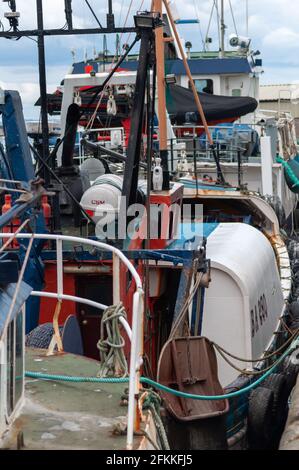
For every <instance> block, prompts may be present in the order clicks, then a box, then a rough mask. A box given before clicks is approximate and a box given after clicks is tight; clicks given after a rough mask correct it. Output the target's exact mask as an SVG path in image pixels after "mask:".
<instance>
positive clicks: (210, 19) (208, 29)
mask: <svg viewBox="0 0 299 470" xmlns="http://www.w3.org/2000/svg"><path fill="white" fill-rule="evenodd" d="M214 8H215V0H213V6H212V8H211V13H210V18H209V23H208V28H207V32H206V40H205V42H206V44H207V40H208V36H209V32H210V27H211V23H212V19H213V13H214Z"/></svg>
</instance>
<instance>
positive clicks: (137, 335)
mask: <svg viewBox="0 0 299 470" xmlns="http://www.w3.org/2000/svg"><path fill="white" fill-rule="evenodd" d="M14 235H15V238H18V239H36V240H55V241H56V251H57V257H56V261H57V290H58V292H57V293H51V292H39V291H33V292H32V293H31V295H33V296H36V297H48V298H57V299H58V300H71V301H74V302H80V303H83V304H86V305H91V306H93V307H96V308H99V309H100V310H105V309H106V308H107V307H106V305H103V304H100V303H98V302H94V301H92V300H88V299H83V298H81V297H76V296H72V295H66V294H64V293H63V245H62V242H63V241H68V242H74V243H80V244H82V245H88V246H93V247H95V248H99V249H101V250H105V251H110V252H111V253H113V254H114V255H115V256H114V257H113V258H112V262H113V260H114V258H115V257H117V258H119V259H120V260H121V261H122V262H123V264H124V265H125V266H126V267H127V269H128V270H129V271H130V273H131V275H132V277H133V279H134V281H135V283H136V291H135V293H134V296H133V309H132V310H133V311H132V329H131V328H130V326H129V324H128V322H127V321H126V320H125V319H123V318H121V319H120V321H121V323H122V325H123V326H124V328H125V331H126V333H127V335H128V337H129V339H130V341H131V355H130V374H129V400H128V427H127V449H128V450H131V449H132V448H133V439H134V427H135V416H136V412H137V405H138V403H137V396H138V393H139V384H140V381H139V378H140V367H141V365H142V355H143V337H142V334H143V333H142V331H143V328H142V322H143V315H142V308H143V295H144V292H143V288H142V282H141V278H140V276H139V274H138V272H137V271H136V269H135V268H134V266H133V265H132V263H131V262H130V260H128V258H127V257H126V256H125V255H124V254H123V253H122V252H121V251H120V250H119V249H117V248H115V247H113V246H110V245H108V244H106V243H102V242H98V241H96V240H89V239H86V238H79V237H72V236H67V235H50V234H30V233H18V234H13V233H0V239H1V238H2V239H4V238H10V237H12V236H14ZM113 272H115V270H114V271H113Z"/></svg>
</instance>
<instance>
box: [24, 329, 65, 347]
mask: <svg viewBox="0 0 299 470" xmlns="http://www.w3.org/2000/svg"><path fill="white" fill-rule="evenodd" d="M59 330H60V333H61V332H62V328H59ZM53 334H54V328H53V324H52V323H44V324H43V325H39V326H38V327H36V328H34V330H32V331H31V332H30V333H29V334H28V335H27V336H26V343H25V345H26V346H27V347H28V348H37V349H47V348H48V347H49V345H50V342H51V339H52V337H53Z"/></svg>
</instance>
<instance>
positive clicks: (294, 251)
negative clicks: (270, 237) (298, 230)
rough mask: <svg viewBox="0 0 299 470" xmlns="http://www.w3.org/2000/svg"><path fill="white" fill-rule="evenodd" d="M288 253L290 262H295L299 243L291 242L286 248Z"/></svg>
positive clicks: (298, 252)
mask: <svg viewBox="0 0 299 470" xmlns="http://www.w3.org/2000/svg"><path fill="white" fill-rule="evenodd" d="M288 252H289V256H290V258H291V260H293V261H295V260H298V259H299V243H298V241H296V240H292V241H291V242H290V243H289V246H288Z"/></svg>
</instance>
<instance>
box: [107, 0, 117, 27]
mask: <svg viewBox="0 0 299 470" xmlns="http://www.w3.org/2000/svg"><path fill="white" fill-rule="evenodd" d="M114 26H115V24H114V14H113V8H112V0H108V14H107V28H114Z"/></svg>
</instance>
